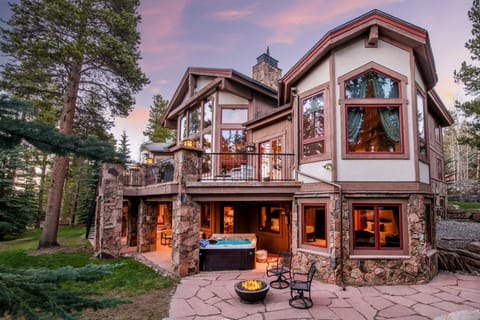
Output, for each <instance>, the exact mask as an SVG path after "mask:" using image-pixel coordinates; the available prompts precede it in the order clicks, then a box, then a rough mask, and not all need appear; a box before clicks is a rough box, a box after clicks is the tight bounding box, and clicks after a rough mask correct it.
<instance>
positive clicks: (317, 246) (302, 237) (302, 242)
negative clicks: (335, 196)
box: [299, 202, 329, 250]
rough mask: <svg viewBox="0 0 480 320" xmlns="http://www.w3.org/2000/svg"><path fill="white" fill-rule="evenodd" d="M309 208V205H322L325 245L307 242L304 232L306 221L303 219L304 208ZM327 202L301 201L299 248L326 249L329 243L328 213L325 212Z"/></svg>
mask: <svg viewBox="0 0 480 320" xmlns="http://www.w3.org/2000/svg"><path fill="white" fill-rule="evenodd" d="M307 207H308V208H311V207H323V210H324V225H325V227H324V233H325V239H324V240H325V245H321V244H314V243H312V242H309V241H308V235H307V232H306V225H305V224H306V221H305V213H306V212H305V209H306V208H307ZM327 208H328V206H327V203H321V202H318V203H317V202H305V203H301V223H300V226H301V230H300V234H299V236H300V239H299V244H300V247H301V248H311V249H313V248H315V249H323V250H326V249H327V248H328V245H329V241H328V234H329V233H328V214H327Z"/></svg>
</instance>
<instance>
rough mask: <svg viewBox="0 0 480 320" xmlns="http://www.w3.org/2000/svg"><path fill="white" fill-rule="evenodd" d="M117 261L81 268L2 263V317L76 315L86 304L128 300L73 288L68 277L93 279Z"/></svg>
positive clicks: (99, 305) (102, 305)
mask: <svg viewBox="0 0 480 320" xmlns="http://www.w3.org/2000/svg"><path fill="white" fill-rule="evenodd" d="M116 266H119V264H116V265H112V264H110V265H94V264H89V265H86V266H84V267H81V268H73V267H70V266H68V267H63V268H60V269H57V270H46V269H45V270H43V269H28V270H22V269H18V270H17V269H8V268H5V267H2V266H0V317H2V318H3V316H13V317H15V319H18V318H25V319H58V318H62V319H77V318H78V317H77V316H78V315H79V312H78V311H80V310H82V309H84V308H95V309H97V308H105V307H112V306H115V305H118V304H119V303H125V302H126V300H125V299H119V298H102V299H94V298H93V296H94V295H95V294H96V292H94V291H92V290H82V291H74V290H69V289H68V286H63V284H64V283H65V282H67V281H82V282H93V281H96V280H98V279H100V278H101V277H102V276H103V275H105V274H106V273H108V272H109V271H110V270H111V269H112V268H115V267H116Z"/></svg>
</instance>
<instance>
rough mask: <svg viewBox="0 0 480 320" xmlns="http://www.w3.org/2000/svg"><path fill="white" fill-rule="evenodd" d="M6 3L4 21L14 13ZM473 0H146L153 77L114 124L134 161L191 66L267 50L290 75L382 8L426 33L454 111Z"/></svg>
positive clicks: (147, 62) (242, 67) (147, 58)
mask: <svg viewBox="0 0 480 320" xmlns="http://www.w3.org/2000/svg"><path fill="white" fill-rule="evenodd" d="M7 3H8V2H7V0H0V16H2V17H5V14H6V13H7V12H8V5H7ZM471 6H472V0H468V1H467V0H454V1H452V0H335V1H332V0H141V4H140V7H139V14H140V15H141V16H142V22H141V24H140V25H139V28H138V31H139V32H140V35H141V44H140V51H141V55H142V60H141V61H140V66H141V68H142V70H143V72H145V73H146V75H147V76H148V78H149V79H150V84H149V85H147V86H146V87H145V88H144V90H142V92H140V93H139V94H138V95H137V96H136V104H135V107H134V109H133V112H132V113H131V114H130V115H129V116H128V117H127V118H119V119H116V121H115V124H116V125H115V128H114V129H113V131H112V132H113V133H114V135H115V137H116V138H117V140H120V135H121V134H122V132H123V131H124V130H125V132H126V133H127V136H128V141H129V143H130V149H131V151H132V158H133V159H134V160H137V161H138V160H139V159H140V152H139V147H140V144H141V143H143V142H146V141H147V138H146V137H144V136H143V134H142V131H144V130H145V129H146V126H147V121H148V112H149V109H150V106H151V105H152V102H153V96H154V95H157V94H160V95H162V97H163V98H164V99H166V100H170V99H171V98H172V96H173V94H174V92H175V89H176V88H177V86H178V84H179V82H180V80H181V78H182V76H183V75H184V73H185V71H186V69H187V68H188V67H189V66H193V67H213V68H232V69H235V70H236V71H239V72H242V73H244V74H245V75H247V76H251V73H252V67H253V65H254V64H255V63H256V58H257V57H258V56H259V55H261V54H262V53H264V52H265V51H266V49H267V47H268V48H269V50H270V55H271V56H272V57H273V58H275V59H277V60H278V61H279V67H280V69H282V71H283V72H282V73H283V74H286V73H287V72H288V70H290V68H291V67H293V65H294V64H295V63H296V62H297V61H298V60H299V59H300V58H301V57H302V56H303V55H304V54H305V53H306V52H307V51H308V50H309V49H311V48H312V47H313V45H314V44H315V43H316V42H317V41H318V40H320V39H321V38H322V37H323V36H324V35H325V34H326V33H327V32H328V31H330V30H331V29H333V28H335V27H337V26H339V25H341V24H343V23H345V22H347V21H349V20H351V19H354V18H356V17H358V16H360V15H362V14H364V13H366V12H368V11H370V10H372V9H379V10H382V11H384V12H386V13H388V14H391V15H393V16H395V17H397V18H400V19H403V20H405V21H407V22H409V23H412V24H414V25H417V26H419V27H421V28H424V29H426V30H427V31H428V33H429V37H430V43H431V46H432V50H433V55H434V60H435V65H436V68H437V74H438V78H439V81H438V83H437V85H436V90H437V92H438V93H439V95H440V97H441V98H442V99H443V101H444V103H445V104H446V106H447V107H448V108H453V105H454V101H455V100H460V101H462V100H465V99H466V98H465V95H464V93H463V88H462V86H461V85H459V84H455V83H454V80H453V72H454V70H456V69H459V67H460V65H461V62H462V61H469V52H468V51H467V50H466V49H465V42H467V40H468V39H469V38H470V37H471V29H472V27H471V22H470V20H469V19H468V15H467V12H468V10H469V9H470V8H471Z"/></svg>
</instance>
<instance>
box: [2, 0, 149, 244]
mask: <svg viewBox="0 0 480 320" xmlns="http://www.w3.org/2000/svg"><path fill="white" fill-rule="evenodd" d="M10 6H11V9H12V12H13V14H12V17H11V18H10V19H9V20H8V21H7V26H6V27H5V28H2V29H1V30H0V41H1V42H0V48H1V50H2V51H3V53H4V54H6V55H7V56H8V58H9V62H7V63H6V64H5V66H4V69H3V71H2V75H3V81H2V85H3V87H4V88H5V89H7V90H10V91H11V92H14V93H15V94H17V95H20V96H29V97H31V96H32V95H33V96H38V97H45V98H51V97H52V96H53V97H57V98H61V101H62V107H61V114H60V119H59V120H60V121H59V131H60V133H63V134H66V135H70V134H72V131H73V123H74V116H75V111H76V108H77V100H78V98H79V97H80V98H81V97H84V96H87V94H86V93H87V92H95V93H96V95H97V98H98V99H99V101H101V104H102V105H103V104H104V105H107V106H108V107H109V111H110V112H111V113H112V115H114V116H117V115H118V116H127V115H128V113H129V112H130V111H131V108H132V106H133V104H134V98H133V96H134V94H135V93H136V92H138V91H140V90H141V89H142V87H143V86H144V85H145V84H146V83H147V82H148V79H147V78H146V76H145V75H144V74H143V73H142V72H141V70H140V68H139V66H138V63H137V62H138V60H139V59H140V54H139V52H138V44H139V38H140V37H139V34H138V32H137V31H136V27H137V24H138V23H139V21H140V16H139V15H138V14H137V12H136V10H137V8H138V6H139V0H96V1H94V0H85V1H74V0H49V1H46V0H43V1H40V0H37V1H32V0H21V1H20V3H18V4H17V3H11V4H10ZM67 165H68V158H66V157H64V156H56V157H55V159H54V164H53V169H52V181H51V184H50V189H49V192H48V202H47V207H46V217H45V223H44V228H43V232H42V236H41V238H40V241H39V247H40V248H44V247H50V246H56V245H58V243H57V230H58V221H59V216H60V206H61V200H62V195H63V185H64V181H65V176H66V173H67Z"/></svg>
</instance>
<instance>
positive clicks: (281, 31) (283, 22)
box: [259, 0, 402, 44]
mask: <svg viewBox="0 0 480 320" xmlns="http://www.w3.org/2000/svg"><path fill="white" fill-rule="evenodd" d="M399 1H402V0H340V1H307V0H303V1H298V0H297V1H296V2H295V4H294V5H292V6H283V8H282V11H280V12H277V13H276V14H273V15H271V16H269V18H268V19H262V20H260V22H259V25H260V26H262V27H265V28H267V29H271V30H273V33H272V35H271V36H270V38H269V39H268V42H269V43H286V44H292V43H294V42H295V40H296V38H297V37H298V36H299V34H300V33H301V32H303V31H304V28H305V27H307V26H311V25H314V26H316V27H318V26H319V25H322V24H325V23H328V22H330V21H332V20H334V19H336V18H338V16H341V15H346V14H348V13H350V12H352V11H355V10H358V9H361V8H366V9H368V10H370V9H372V8H375V7H376V6H380V5H386V4H388V3H393V2H399Z"/></svg>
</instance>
